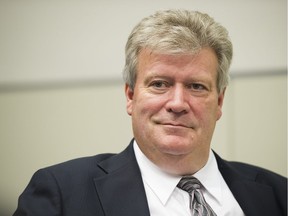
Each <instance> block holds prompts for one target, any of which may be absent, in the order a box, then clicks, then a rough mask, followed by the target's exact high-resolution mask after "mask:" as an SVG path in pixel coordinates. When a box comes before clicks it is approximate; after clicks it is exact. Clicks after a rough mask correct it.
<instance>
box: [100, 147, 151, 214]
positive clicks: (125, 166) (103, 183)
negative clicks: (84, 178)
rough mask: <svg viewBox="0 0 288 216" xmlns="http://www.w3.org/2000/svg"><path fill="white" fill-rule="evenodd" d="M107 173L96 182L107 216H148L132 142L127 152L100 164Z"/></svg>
mask: <svg viewBox="0 0 288 216" xmlns="http://www.w3.org/2000/svg"><path fill="white" fill-rule="evenodd" d="M98 166H100V167H101V168H102V169H103V170H104V171H105V172H106V173H107V174H106V175H103V176H101V177H97V178H95V179H94V183H95V186H96V190H97V192H98V196H99V199H100V202H101V204H102V207H103V211H104V212H105V215H106V216H119V215H125V216H135V215H137V216H149V215H150V214H149V208H148V203H147V198H146V195H145V189H144V185H143V181H142V177H141V173H140V170H139V167H138V164H137V161H136V158H135V155H134V150H133V145H132V142H131V143H130V145H129V146H128V148H127V149H126V150H124V151H123V152H122V153H120V154H118V155H115V156H113V157H111V158H109V159H107V160H105V161H103V162H101V163H100V164H98Z"/></svg>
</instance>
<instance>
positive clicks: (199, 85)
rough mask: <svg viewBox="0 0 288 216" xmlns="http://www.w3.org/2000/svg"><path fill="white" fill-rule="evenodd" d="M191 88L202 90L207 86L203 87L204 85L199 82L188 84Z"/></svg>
mask: <svg viewBox="0 0 288 216" xmlns="http://www.w3.org/2000/svg"><path fill="white" fill-rule="evenodd" d="M190 88H191V90H195V91H204V90H206V89H207V88H206V87H205V85H203V84H200V83H192V84H191V85H190Z"/></svg>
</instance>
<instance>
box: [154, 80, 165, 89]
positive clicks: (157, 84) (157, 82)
mask: <svg viewBox="0 0 288 216" xmlns="http://www.w3.org/2000/svg"><path fill="white" fill-rule="evenodd" d="M150 86H152V87H154V88H156V89H164V88H167V87H168V86H169V84H168V83H167V82H165V81H163V80H155V81H153V82H152V83H151V84H150Z"/></svg>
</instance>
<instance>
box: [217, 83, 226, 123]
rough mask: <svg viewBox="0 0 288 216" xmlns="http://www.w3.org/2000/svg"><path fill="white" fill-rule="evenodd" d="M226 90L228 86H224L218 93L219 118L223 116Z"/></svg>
mask: <svg viewBox="0 0 288 216" xmlns="http://www.w3.org/2000/svg"><path fill="white" fill-rule="evenodd" d="M225 91H226V88H224V89H223V90H222V91H221V92H220V93H219V95H218V112H217V120H219V119H220V118H221V116H222V107H223V103H224V96H225Z"/></svg>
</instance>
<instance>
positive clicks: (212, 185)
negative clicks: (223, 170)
mask: <svg viewBox="0 0 288 216" xmlns="http://www.w3.org/2000/svg"><path fill="white" fill-rule="evenodd" d="M134 152H135V156H136V159H137V162H138V165H139V167H140V171H141V175H142V179H143V181H144V183H145V184H147V186H148V187H149V188H150V189H151V190H152V191H153V193H155V194H156V196H157V197H158V198H159V199H160V200H161V202H162V204H163V205H165V204H166V202H167V201H168V199H169V197H170V196H171V194H172V193H173V191H174V190H175V188H176V187H177V184H178V182H179V181H180V179H181V176H173V175H171V174H168V173H166V172H164V171H163V170H161V169H160V168H159V167H157V166H156V165H155V164H154V163H152V162H151V161H150V160H149V159H148V158H147V157H146V156H145V155H144V154H143V153H142V151H141V150H140V148H139V147H138V144H137V143H136V141H135V140H134ZM219 175H221V174H220V172H219V170H218V165H217V162H216V159H215V156H214V154H213V152H212V151H211V150H210V154H209V158H208V161H207V163H206V165H205V166H204V167H203V168H202V169H200V170H199V171H198V172H197V173H195V174H194V175H193V176H194V177H195V178H197V179H198V180H199V181H200V182H201V183H202V185H203V186H204V188H205V190H206V192H207V193H209V194H210V195H212V196H213V197H214V199H216V200H217V201H218V202H219V203H221V201H222V192H221V181H220V176H219ZM207 176H209V178H207Z"/></svg>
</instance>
